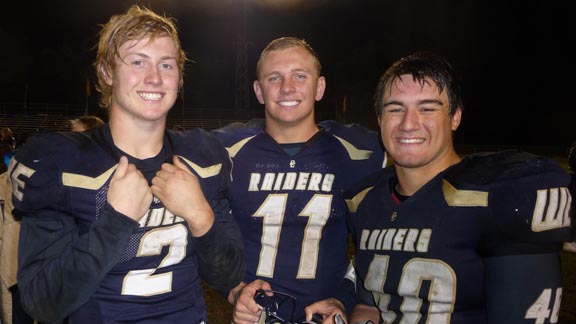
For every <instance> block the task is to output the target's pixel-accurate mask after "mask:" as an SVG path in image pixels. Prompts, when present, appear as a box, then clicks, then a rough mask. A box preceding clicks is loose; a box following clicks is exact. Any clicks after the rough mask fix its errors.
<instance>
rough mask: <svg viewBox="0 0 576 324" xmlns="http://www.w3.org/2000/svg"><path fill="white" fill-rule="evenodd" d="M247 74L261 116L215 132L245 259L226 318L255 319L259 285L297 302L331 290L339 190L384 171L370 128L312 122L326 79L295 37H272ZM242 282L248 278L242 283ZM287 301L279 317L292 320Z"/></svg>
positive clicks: (338, 241) (341, 225) (339, 245)
mask: <svg viewBox="0 0 576 324" xmlns="http://www.w3.org/2000/svg"><path fill="white" fill-rule="evenodd" d="M257 77H258V79H257V80H256V81H254V91H255V93H256V97H257V99H258V101H259V102H260V103H261V104H264V107H265V119H264V120H251V121H249V122H248V123H246V124H233V125H230V126H228V127H224V128H222V129H219V130H217V131H215V132H214V133H215V134H216V136H217V137H218V138H219V139H220V140H221V141H222V143H223V144H224V145H225V146H226V148H227V149H228V152H229V154H230V156H231V158H232V160H233V173H232V174H233V180H232V187H231V204H232V210H233V212H234V216H235V217H236V219H237V222H238V224H239V226H240V228H241V231H242V234H243V238H244V246H245V249H246V257H247V271H246V274H245V276H244V282H243V283H242V284H240V285H239V286H238V287H236V289H234V290H233V291H232V292H231V294H230V295H229V301H230V303H232V304H233V305H235V307H234V314H233V316H234V323H236V324H244V323H250V324H252V323H255V322H258V319H259V316H260V314H261V309H260V308H259V307H258V305H257V304H256V301H255V300H254V295H255V293H256V291H257V290H258V289H270V288H272V289H273V290H275V291H278V292H281V293H287V294H289V295H291V296H293V297H295V298H296V304H295V305H296V306H295V311H294V314H295V315H294V319H295V320H297V321H302V320H303V319H304V306H306V305H308V304H310V303H312V302H314V301H316V300H318V299H324V298H326V297H328V296H331V295H332V294H333V293H335V289H336V288H337V284H338V282H339V281H340V280H342V279H343V278H344V275H345V273H346V268H347V264H348V260H347V251H348V249H347V247H348V240H347V238H348V231H347V228H346V223H345V214H346V204H345V201H344V199H343V196H342V191H343V189H345V188H347V187H348V186H349V185H351V184H352V183H353V182H354V181H357V180H358V179H360V178H361V177H363V176H365V175H367V174H369V173H370V172H372V171H374V170H376V169H380V168H382V166H383V165H384V164H385V155H384V152H383V150H382V147H381V145H380V142H379V138H378V134H377V132H375V131H370V130H368V129H366V128H364V127H361V126H359V125H355V124H352V125H342V124H338V123H335V122H333V121H325V122H321V123H319V124H317V123H316V122H315V118H314V105H315V102H316V101H319V100H321V99H322V96H323V95H324V90H325V87H326V81H325V79H324V77H323V76H322V75H321V66H320V62H319V59H318V56H317V54H316V53H315V51H314V50H313V49H312V47H310V45H309V44H308V43H307V42H305V41H304V40H302V39H298V38H294V37H283V38H279V39H275V40H273V41H272V42H270V43H269V44H268V46H267V47H266V48H265V49H264V50H263V52H262V54H261V56H260V59H259V61H258V65H257ZM246 284H247V285H246ZM292 311H293V307H292V306H291V305H290V302H286V303H285V304H284V305H283V306H282V307H279V310H278V313H279V316H280V317H281V318H282V319H284V320H286V321H291V320H292V314H291V313H292Z"/></svg>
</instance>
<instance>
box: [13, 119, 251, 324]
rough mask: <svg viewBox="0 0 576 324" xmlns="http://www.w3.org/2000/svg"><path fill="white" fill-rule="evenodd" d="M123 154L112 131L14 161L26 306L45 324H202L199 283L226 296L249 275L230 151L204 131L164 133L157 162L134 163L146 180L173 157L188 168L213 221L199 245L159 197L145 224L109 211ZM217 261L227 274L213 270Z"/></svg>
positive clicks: (25, 151) (39, 142)
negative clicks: (231, 199)
mask: <svg viewBox="0 0 576 324" xmlns="http://www.w3.org/2000/svg"><path fill="white" fill-rule="evenodd" d="M121 155H126V154H124V153H122V152H120V151H119V150H118V149H117V148H116V147H115V146H114V144H113V140H112V137H111V134H110V129H109V127H108V125H105V126H104V127H101V128H96V129H92V130H89V131H87V132H85V133H72V132H70V133H49V134H45V135H42V136H37V137H35V138H33V139H32V140H31V141H30V142H29V143H27V144H26V145H25V146H23V147H22V148H21V149H20V151H19V152H18V154H17V155H16V157H15V158H14V159H13V161H12V163H11V165H10V176H11V179H12V186H13V201H14V206H15V209H14V214H15V215H17V217H21V218H22V228H21V234H20V246H19V271H18V284H19V286H20V290H21V293H22V300H23V304H24V306H25V308H26V309H27V310H28V311H29V312H30V313H31V315H32V316H34V318H36V319H39V320H41V321H43V322H44V321H46V322H52V321H57V320H62V319H63V318H64V317H65V316H68V315H69V323H70V324H73V323H204V322H205V321H206V310H205V303H204V299H203V290H202V288H201V286H200V280H201V278H202V279H205V280H206V281H207V282H208V284H209V285H212V286H213V287H215V288H216V289H217V290H219V291H227V290H229V289H231V288H232V287H234V286H235V285H236V284H238V282H239V281H240V280H241V275H243V270H244V261H243V260H244V255H243V251H242V248H241V236H240V232H239V229H238V227H237V225H236V224H235V221H234V219H233V217H232V216H231V214H230V208H229V203H228V201H227V190H228V187H229V183H230V167H231V165H230V160H229V159H228V156H227V153H226V151H225V149H224V148H223V147H222V146H221V145H220V144H219V142H218V141H217V140H216V139H215V138H214V137H213V136H212V135H210V134H209V133H207V132H205V131H202V130H199V129H197V130H191V131H188V132H172V131H167V132H166V135H165V137H164V146H163V148H162V151H161V152H160V153H159V154H158V155H157V156H156V157H153V158H150V159H145V160H139V159H135V158H133V157H130V156H128V159H129V162H130V163H133V164H135V165H136V167H137V168H138V169H139V170H140V171H141V172H142V173H143V174H144V176H145V177H146V178H147V179H148V181H149V182H151V180H152V178H153V177H154V175H155V174H156V172H157V171H158V170H159V169H160V168H161V165H162V163H164V162H169V163H172V157H173V156H174V155H177V156H179V158H180V159H181V160H182V161H183V162H184V163H185V164H187V165H188V166H189V168H190V170H191V171H192V172H193V173H194V174H195V175H196V176H197V177H198V179H199V182H200V184H201V187H202V189H203V192H204V195H205V197H206V199H207V200H208V202H209V203H210V204H211V206H212V208H213V210H214V214H215V222H214V225H213V226H212V228H211V229H210V230H209V232H208V233H207V234H206V235H204V236H202V237H199V238H194V237H192V235H191V234H190V231H189V230H188V225H187V224H186V222H185V220H184V219H183V218H181V217H179V216H178V215H174V214H172V213H171V212H170V211H168V210H167V209H166V208H164V206H163V205H162V203H161V202H160V201H159V200H158V199H157V198H156V197H154V199H153V202H152V204H151V206H150V209H149V211H148V213H147V214H146V215H145V216H144V217H143V218H142V219H141V220H140V221H139V222H136V221H134V220H132V219H129V218H128V217H126V216H123V215H121V214H119V213H117V212H116V211H114V210H113V208H112V207H111V206H110V205H108V204H107V201H106V196H107V189H108V186H109V182H110V179H111V177H112V175H113V172H114V170H115V169H116V167H117V164H118V161H119V158H120V156H121ZM223 253H226V256H227V257H228V258H230V259H225V258H222V254H223ZM212 257H214V258H220V259H221V260H216V262H214V260H212V259H211V258H212ZM222 260H228V261H227V262H230V263H229V264H228V263H226V262H223V261H222ZM217 262H220V265H221V266H222V267H224V269H219V268H216V267H213V266H212V265H213V264H216V263H217ZM212 275H213V276H215V277H214V278H212Z"/></svg>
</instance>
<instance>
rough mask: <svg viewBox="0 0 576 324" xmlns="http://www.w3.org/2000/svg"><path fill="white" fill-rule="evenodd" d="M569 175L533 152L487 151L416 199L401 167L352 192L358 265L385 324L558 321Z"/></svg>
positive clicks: (439, 178) (427, 187) (457, 167)
mask: <svg viewBox="0 0 576 324" xmlns="http://www.w3.org/2000/svg"><path fill="white" fill-rule="evenodd" d="M568 183H569V177H568V175H567V173H566V172H565V171H564V170H563V169H562V168H561V167H560V166H559V165H558V164H556V163H555V162H554V161H552V160H549V159H546V158H542V157H537V156H534V155H531V154H528V153H521V152H514V151H506V152H500V153H493V154H478V155H471V156H468V157H466V158H464V159H463V160H462V161H461V162H460V163H458V164H456V165H454V166H452V167H450V168H448V169H447V170H445V171H444V172H442V173H440V174H438V175H437V176H436V177H434V178H433V179H432V180H430V181H429V182H428V183H427V184H425V185H424V186H423V187H422V188H421V189H420V190H419V191H417V192H416V193H415V194H414V195H413V196H411V197H408V198H407V199H406V200H404V201H403V202H400V201H399V200H398V199H397V197H396V196H393V191H394V189H393V188H394V187H395V185H396V174H395V169H394V168H393V167H390V168H386V169H384V170H382V171H381V172H379V173H377V174H374V175H373V176H371V177H369V178H366V179H365V181H363V182H362V183H361V184H360V185H358V187H356V188H355V189H354V191H351V192H350V193H349V194H348V193H347V195H346V197H347V199H348V200H347V202H348V205H349V208H350V214H349V216H348V218H347V220H348V222H349V224H350V227H351V231H352V233H353V237H354V242H355V244H356V249H355V251H356V254H355V266H356V273H357V274H358V277H359V278H361V279H362V282H363V286H364V288H366V289H367V290H368V291H370V292H371V293H372V297H373V300H371V301H370V302H372V303H373V305H374V306H376V307H378V308H379V310H380V316H381V320H382V322H383V323H437V324H443V323H462V324H464V323H466V324H470V323H507V324H508V323H555V322H556V321H555V320H557V319H558V310H559V307H560V296H561V292H562V286H561V273H560V259H559V251H560V250H561V247H562V242H564V241H566V240H567V239H568V238H569V227H570V218H569V210H570V207H569V206H570V201H571V196H570V194H569V192H568V189H567V186H568Z"/></svg>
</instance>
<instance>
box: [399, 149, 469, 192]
mask: <svg viewBox="0 0 576 324" xmlns="http://www.w3.org/2000/svg"><path fill="white" fill-rule="evenodd" d="M460 160H461V158H460V156H458V154H456V152H452V153H450V154H448V155H447V156H446V157H444V158H442V159H441V160H440V161H436V162H432V163H428V164H426V165H423V166H420V167H417V168H410V167H402V166H399V165H398V164H396V165H395V168H396V176H397V177H398V185H397V188H396V189H397V190H398V193H399V194H401V195H404V196H412V195H414V194H415V193H416V192H417V191H418V190H420V188H422V187H423V186H424V185H426V184H427V183H428V182H429V181H430V180H432V179H433V178H434V177H436V176H437V175H438V174H439V173H440V172H442V171H444V170H446V169H447V168H449V167H451V166H452V165H454V164H456V163H458V162H460Z"/></svg>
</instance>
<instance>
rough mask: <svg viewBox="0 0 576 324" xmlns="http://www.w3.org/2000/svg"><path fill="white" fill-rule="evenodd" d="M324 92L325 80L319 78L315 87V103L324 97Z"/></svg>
mask: <svg viewBox="0 0 576 324" xmlns="http://www.w3.org/2000/svg"><path fill="white" fill-rule="evenodd" d="M325 90H326V78H325V77H323V76H321V77H319V78H318V84H317V85H316V96H315V97H314V98H315V99H316V101H320V100H321V99H322V97H324V91H325Z"/></svg>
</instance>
